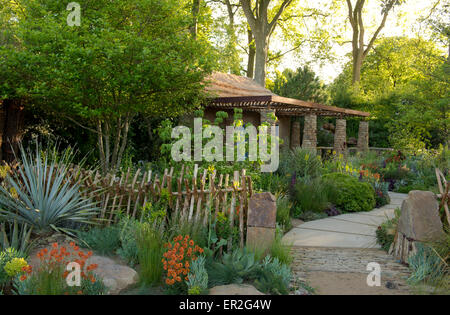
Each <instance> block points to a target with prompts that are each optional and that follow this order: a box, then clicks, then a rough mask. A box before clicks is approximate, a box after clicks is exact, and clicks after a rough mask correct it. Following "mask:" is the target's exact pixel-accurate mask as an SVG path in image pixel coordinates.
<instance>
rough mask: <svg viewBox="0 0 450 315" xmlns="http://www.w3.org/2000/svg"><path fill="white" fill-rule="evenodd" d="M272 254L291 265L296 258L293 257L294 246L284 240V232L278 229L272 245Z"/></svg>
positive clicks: (284, 263) (282, 262)
mask: <svg viewBox="0 0 450 315" xmlns="http://www.w3.org/2000/svg"><path fill="white" fill-rule="evenodd" d="M269 250H270V255H271V256H272V257H273V258H276V259H277V260H278V261H279V262H280V263H281V264H283V265H287V266H290V265H291V263H292V261H293V260H294V258H293V257H292V253H291V250H292V246H291V245H288V244H285V243H284V242H283V233H282V231H280V230H278V229H277V232H276V235H275V240H274V241H273V243H272V245H271V246H270V249H269Z"/></svg>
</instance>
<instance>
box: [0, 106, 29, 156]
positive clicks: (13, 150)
mask: <svg viewBox="0 0 450 315" xmlns="http://www.w3.org/2000/svg"><path fill="white" fill-rule="evenodd" d="M3 109H4V114H3V117H4V123H3V130H2V131H1V133H2V134H3V136H2V141H1V142H2V143H1V151H2V156H1V158H2V160H4V161H6V162H8V163H10V162H12V161H14V160H15V158H16V155H17V153H18V150H19V144H20V141H21V140H22V132H23V125H24V111H23V110H24V107H23V104H22V100H20V99H15V100H4V101H3ZM1 125H2V124H1V123H0V126H1Z"/></svg>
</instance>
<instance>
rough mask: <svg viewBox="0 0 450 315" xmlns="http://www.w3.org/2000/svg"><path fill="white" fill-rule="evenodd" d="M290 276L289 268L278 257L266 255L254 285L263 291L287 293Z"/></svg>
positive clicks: (279, 293) (278, 293)
mask: <svg viewBox="0 0 450 315" xmlns="http://www.w3.org/2000/svg"><path fill="white" fill-rule="evenodd" d="M291 278H292V274H291V270H290V268H289V267H288V266H287V265H285V264H282V263H281V262H280V261H279V260H278V258H272V257H270V256H266V258H264V260H263V262H262V266H261V269H260V270H259V272H258V278H257V279H256V280H255V286H256V288H257V289H258V290H260V291H262V292H264V293H268V294H277V295H287V294H289V285H290V282H291Z"/></svg>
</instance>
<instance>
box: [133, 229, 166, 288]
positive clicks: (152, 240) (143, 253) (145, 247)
mask: <svg viewBox="0 0 450 315" xmlns="http://www.w3.org/2000/svg"><path fill="white" fill-rule="evenodd" d="M163 231H164V229H163V227H157V226H156V225H154V224H150V223H148V222H146V223H142V224H140V225H139V227H138V230H137V231H136V245H137V249H138V261H139V278H140V281H141V283H142V284H143V285H155V284H159V283H160V282H161V278H162V263H161V257H162V254H163V252H164V247H163V245H164V239H163V235H164V233H163Z"/></svg>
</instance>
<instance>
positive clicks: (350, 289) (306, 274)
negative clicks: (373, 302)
mask: <svg viewBox="0 0 450 315" xmlns="http://www.w3.org/2000/svg"><path fill="white" fill-rule="evenodd" d="M390 196H391V203H390V204H389V205H386V206H384V207H382V208H379V209H375V210H373V211H370V212H365V213H351V214H343V215H339V216H336V217H331V218H326V219H322V220H317V221H311V222H307V223H304V224H302V225H300V226H298V227H295V228H294V229H292V230H291V231H290V232H289V233H287V234H286V235H285V237H284V240H285V242H287V243H288V244H292V245H293V256H294V262H293V264H292V266H293V267H292V268H293V272H294V274H295V276H296V278H300V279H302V280H305V281H307V282H309V283H311V284H312V285H314V283H315V282H316V285H318V286H320V287H318V288H316V289H317V290H318V292H317V293H319V294H321V293H323V294H406V293H408V287H407V285H406V281H405V280H406V278H407V277H408V275H409V270H408V268H407V267H406V266H404V265H402V264H400V263H399V262H397V261H396V260H395V259H394V258H393V257H392V256H390V255H388V254H387V253H386V252H384V251H383V250H381V249H379V246H378V245H377V244H376V236H375V232H376V229H377V228H378V226H379V225H380V224H381V223H382V222H384V221H385V220H386V219H387V218H392V217H393V216H394V211H395V209H396V208H399V207H401V203H402V202H403V200H405V199H406V197H407V195H406V194H397V193H390ZM371 262H375V263H378V264H380V267H381V279H382V286H383V287H382V288H375V289H373V290H372V289H371V288H369V287H368V286H367V284H366V278H367V275H369V273H370V271H367V265H368V264H369V263H371ZM315 277H321V278H324V277H325V278H327V277H329V278H330V280H329V281H330V282H333V281H335V282H336V283H329V284H326V282H325V283H324V282H323V281H322V282H321V281H315V280H317V279H315ZM333 279H334V280H333ZM386 287H388V288H389V289H387V288H386Z"/></svg>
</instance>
